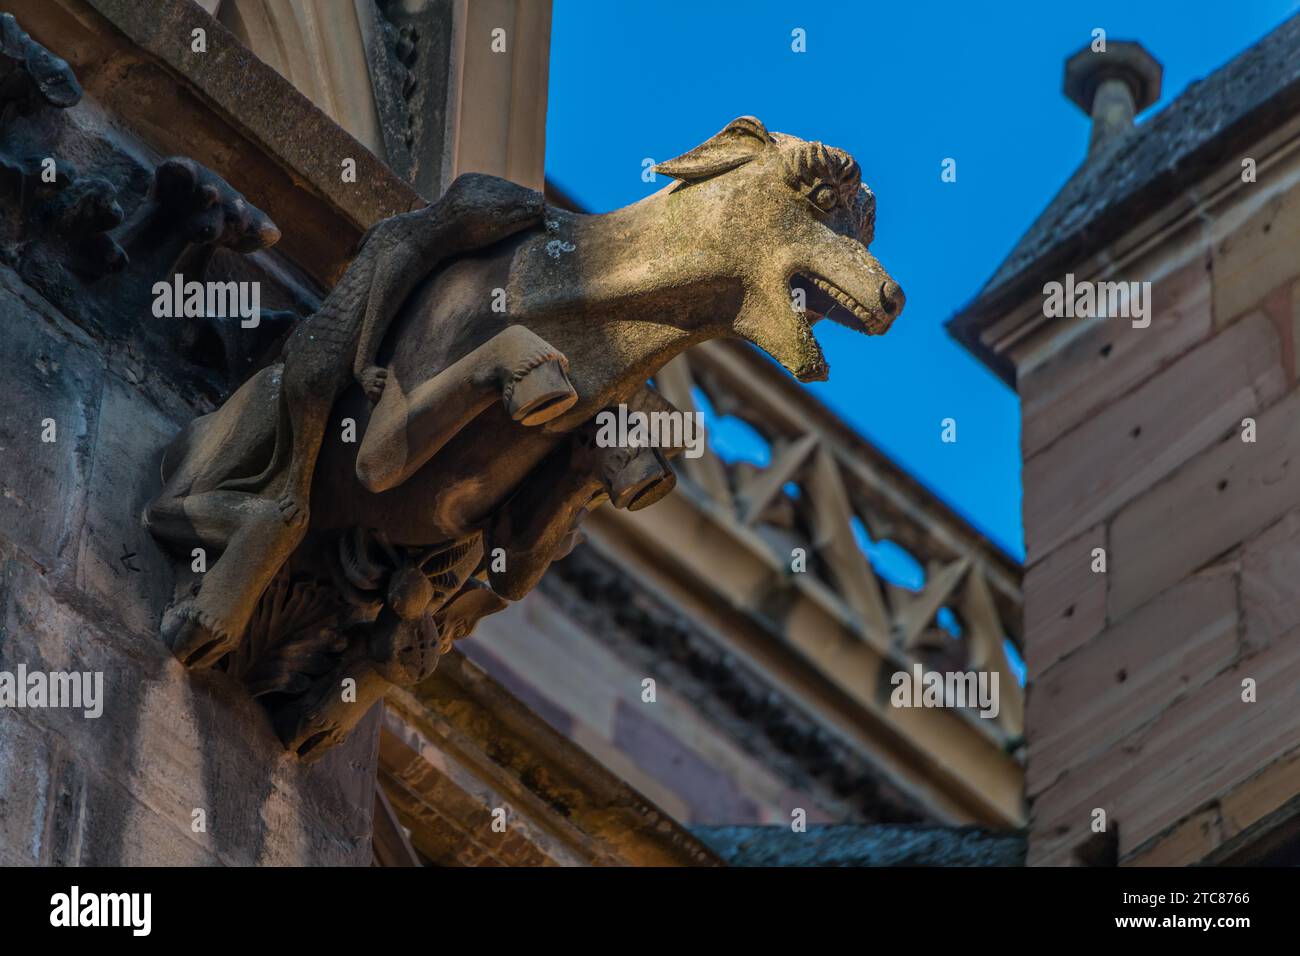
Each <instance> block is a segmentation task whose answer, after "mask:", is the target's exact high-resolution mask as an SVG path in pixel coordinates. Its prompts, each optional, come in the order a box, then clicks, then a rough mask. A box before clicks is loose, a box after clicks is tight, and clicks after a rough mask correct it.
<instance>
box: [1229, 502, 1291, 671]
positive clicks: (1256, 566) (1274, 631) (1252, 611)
mask: <svg viewBox="0 0 1300 956" xmlns="http://www.w3.org/2000/svg"><path fill="white" fill-rule="evenodd" d="M1297 582H1300V512H1297V511H1289V512H1287V514H1286V515H1284V516H1283V517H1282V518H1281V520H1279V521H1278V522H1277V523H1276V524H1273V525H1271V526H1270V527H1268V528H1265V529H1264V530H1263V531H1261V532H1260V533H1259V534H1257V535H1256V536H1255V537H1253V538H1251V539H1250V540H1248V541H1246V542H1245V543H1244V544H1243V545H1242V548H1241V607H1242V632H1243V633H1242V638H1243V642H1244V644H1245V648H1246V651H1247V652H1248V653H1251V652H1254V651H1259V650H1263V649H1264V648H1265V647H1267V646H1269V645H1270V644H1273V643H1274V642H1276V641H1278V640H1281V639H1283V636H1284V635H1285V634H1287V633H1289V632H1291V631H1294V630H1295V629H1296V628H1297V627H1300V600H1297V594H1296V588H1297Z"/></svg>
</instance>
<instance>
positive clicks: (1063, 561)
mask: <svg viewBox="0 0 1300 956" xmlns="http://www.w3.org/2000/svg"><path fill="white" fill-rule="evenodd" d="M1105 546H1106V529H1105V527H1104V526H1102V525H1097V527H1095V528H1090V529H1088V530H1087V531H1085V532H1084V533H1083V534H1081V535H1079V537H1077V538H1074V539H1072V540H1070V541H1067V542H1066V543H1065V544H1063V545H1061V546H1060V547H1059V548H1057V549H1056V550H1055V551H1053V552H1052V553H1051V554H1049V555H1048V556H1047V557H1045V558H1044V559H1043V560H1042V561H1039V562H1038V563H1037V564H1035V565H1033V566H1032V567H1030V568H1029V569H1028V570H1027V571H1025V636H1026V642H1025V666H1026V667H1027V668H1028V670H1029V681H1030V683H1031V684H1032V683H1033V682H1034V681H1035V680H1037V679H1038V676H1039V675H1040V674H1042V673H1043V671H1045V670H1047V668H1049V667H1050V666H1052V664H1054V663H1056V662H1057V661H1058V660H1060V659H1061V658H1062V657H1064V656H1065V655H1066V654H1069V653H1070V652H1071V651H1073V650H1075V649H1076V648H1078V647H1079V646H1080V645H1082V644H1083V643H1084V642H1086V641H1088V640H1089V639H1091V638H1092V637H1093V636H1094V635H1096V634H1098V633H1100V632H1101V630H1102V628H1104V627H1105V626H1106V575H1105V574H1101V573H1099V572H1096V571H1093V569H1092V566H1093V563H1094V561H1095V558H1094V557H1093V551H1094V550H1095V549H1097V548H1104V547H1105Z"/></svg>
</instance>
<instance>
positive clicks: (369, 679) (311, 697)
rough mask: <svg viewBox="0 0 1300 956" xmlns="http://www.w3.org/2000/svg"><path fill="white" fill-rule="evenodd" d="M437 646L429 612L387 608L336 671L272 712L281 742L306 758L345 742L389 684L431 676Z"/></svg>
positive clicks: (410, 684) (406, 684)
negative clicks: (404, 612)
mask: <svg viewBox="0 0 1300 956" xmlns="http://www.w3.org/2000/svg"><path fill="white" fill-rule="evenodd" d="M439 645H440V641H439V636H438V628H437V625H436V624H435V623H434V620H433V614H432V613H431V612H428V611H425V610H422V611H421V612H419V613H418V614H417V615H416V616H415V617H414V618H406V617H403V616H400V615H398V614H396V613H394V612H393V611H392V610H391V609H388V608H385V610H384V611H383V612H382V613H381V614H380V616H379V618H378V619H377V620H376V621H375V623H374V624H372V625H370V627H369V630H368V633H367V634H366V635H365V638H364V639H356V640H354V641H353V642H352V643H351V644H350V645H349V647H348V649H347V651H346V652H345V653H344V655H343V658H342V659H341V660H340V661H339V664H338V666H337V667H335V668H334V670H333V671H331V672H330V673H329V674H327V675H325V676H324V677H322V678H321V679H320V680H318V681H316V682H315V683H314V684H313V685H312V687H311V688H310V689H308V690H307V692H306V693H304V694H303V695H302V696H301V697H298V698H295V699H293V700H291V701H289V702H288V703H284V704H281V705H279V706H278V707H277V708H276V709H275V710H274V711H273V713H272V723H273V724H274V726H275V731H276V733H277V734H278V735H279V737H280V740H281V742H282V743H283V744H284V746H285V748H286V749H288V750H292V751H293V752H294V753H296V754H297V755H298V756H299V757H301V758H302V759H304V760H306V761H311V760H314V759H316V757H318V756H320V755H321V754H323V753H324V752H325V751H326V750H328V749H329V748H330V747H332V746H334V745H335V744H338V743H341V742H342V741H343V740H345V739H346V738H347V736H348V734H349V733H351V732H352V728H353V727H355V726H356V724H357V722H358V721H359V720H360V719H361V718H362V717H363V716H365V714H366V712H367V711H369V710H370V708H371V707H372V706H374V704H375V703H376V702H377V701H378V700H379V699H380V698H381V697H383V696H384V691H385V690H387V689H388V687H389V686H390V685H392V684H396V685H397V686H399V687H413V686H414V685H416V684H418V683H419V682H420V681H422V680H424V679H425V678H426V677H428V676H429V675H430V674H432V673H433V671H434V669H435V668H436V667H437V666H438V657H439V655H440V651H439Z"/></svg>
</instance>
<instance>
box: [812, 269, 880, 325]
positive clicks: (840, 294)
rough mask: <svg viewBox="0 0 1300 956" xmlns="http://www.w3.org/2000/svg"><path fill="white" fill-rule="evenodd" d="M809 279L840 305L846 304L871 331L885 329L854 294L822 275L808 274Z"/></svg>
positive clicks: (854, 315)
mask: <svg viewBox="0 0 1300 956" xmlns="http://www.w3.org/2000/svg"><path fill="white" fill-rule="evenodd" d="M808 279H809V281H810V282H812V284H813V285H815V286H816V287H817V288H819V289H821V290H822V291H823V292H825V293H826V294H827V295H828V296H830V297H831V298H832V299H834V300H835V301H836V302H838V303H839V304H840V305H842V306H844V308H846V309H848V310H849V312H851V313H853V317H854V318H856V319H857V320H858V321H859V322H861V323H862V324H863V325H865V326H866V327H867V331H868V332H869V333H871V334H873V335H877V334H879V333H880V332H883V331H884V325H883V323H882V322H881V321H880V320H879V319H877V318H876V316H875V315H874V314H873V313H872V312H871V311H870V310H868V309H867V308H866V307H864V306H863V305H862V304H861V303H860V302H858V300H857V299H855V298H853V296H851V295H849V294H848V293H847V292H844V291H843V290H841V289H840V288H839V287H838V286H834V285H832V284H831V283H829V282H827V281H826V280H825V279H823V278H821V277H820V276H814V275H810V276H808Z"/></svg>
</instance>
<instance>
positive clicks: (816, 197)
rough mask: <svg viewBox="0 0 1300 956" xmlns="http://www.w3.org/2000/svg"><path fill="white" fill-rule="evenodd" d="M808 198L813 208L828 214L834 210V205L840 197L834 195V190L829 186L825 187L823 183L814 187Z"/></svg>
mask: <svg viewBox="0 0 1300 956" xmlns="http://www.w3.org/2000/svg"><path fill="white" fill-rule="evenodd" d="M808 198H809V199H810V200H811V201H812V204H813V205H814V206H816V207H817V208H818V209H820V210H822V211H823V212H830V211H831V210H832V209H834V208H835V204H836V203H838V202H839V200H840V197H839V196H838V195H837V194H836V192H835V190H834V189H832V188H831V187H830V186H827V185H826V184H825V183H819V184H818V185H816V186H814V187H813V189H812V192H810V193H809V194H808Z"/></svg>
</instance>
